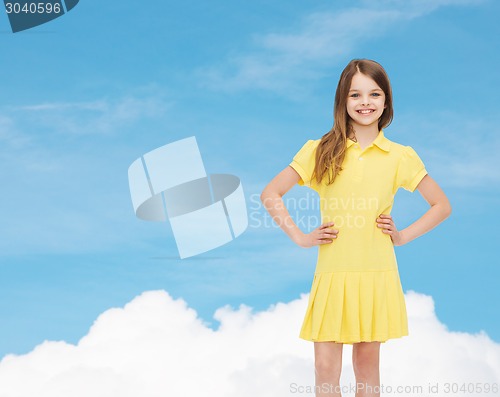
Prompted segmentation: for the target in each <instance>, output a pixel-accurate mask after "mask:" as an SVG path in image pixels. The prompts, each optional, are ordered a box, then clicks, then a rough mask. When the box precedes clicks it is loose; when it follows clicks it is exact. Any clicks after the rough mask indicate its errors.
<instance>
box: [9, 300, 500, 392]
mask: <svg viewBox="0 0 500 397" xmlns="http://www.w3.org/2000/svg"><path fill="white" fill-rule="evenodd" d="M307 298H308V296H307V295H302V296H301V298H300V299H297V300H294V301H292V302H289V303H278V304H276V305H273V306H271V307H270V308H269V309H268V310H266V311H262V312H257V313H254V312H252V310H251V308H249V307H247V306H241V307H240V308H239V309H237V310H233V309H231V308H230V307H228V306H226V307H223V308H220V309H218V310H217V311H216V313H215V316H214V317H215V318H216V319H217V320H218V321H220V327H219V328H218V329H217V330H215V331H214V330H212V329H210V328H208V327H207V326H206V324H205V323H204V322H203V321H201V320H200V319H199V318H198V317H197V314H196V312H195V311H194V310H193V309H191V308H189V307H188V306H187V305H186V303H185V302H184V301H183V300H181V299H177V300H174V299H172V298H171V297H170V295H168V293H166V292H165V291H150V292H145V293H143V294H142V295H140V296H139V297H136V298H135V299H134V300H132V301H131V302H130V303H129V304H127V305H126V306H125V307H124V308H115V309H110V310H108V311H106V312H104V313H103V314H102V315H100V316H99V318H98V319H97V320H96V322H95V323H94V325H93V326H92V327H91V329H90V331H89V333H88V335H86V336H85V337H84V338H82V339H81V340H80V341H79V342H78V344H77V345H71V344H68V343H65V342H48V341H46V342H44V343H43V344H41V345H39V346H37V347H36V348H35V349H34V350H33V351H32V352H30V353H28V354H26V355H21V356H15V355H8V356H5V357H4V358H3V360H2V361H1V362H0V396H2V397H33V396H37V397H49V396H50V397H59V396H61V397H63V396H64V397H67V396H68V395H71V396H72V397H80V396H86V397H87V396H93V397H100V396H103V397H104V396H106V397H114V396H116V397H128V396H134V397H137V396H139V395H140V396H144V397H153V396H154V397H156V396H183V397H189V396H199V395H204V396H217V397H219V396H235V395H238V396H243V397H244V396H252V397H254V396H256V395H258V396H262V397H266V396H273V397H274V396H286V395H312V394H310V393H292V390H291V389H292V388H293V387H294V386H293V385H295V386H296V387H299V386H302V387H311V386H313V383H312V382H313V381H314V369H313V368H314V367H313V361H312V360H313V344H312V343H311V342H307V341H303V340H301V339H299V338H298V332H299V327H300V324H301V321H302V316H303V314H304V312H305V308H306V304H307ZM406 300H407V306H408V312H409V322H410V333H411V335H410V336H409V337H405V338H401V339H395V340H390V341H388V342H387V343H385V344H383V345H382V355H381V357H382V358H381V374H382V383H383V385H384V387H386V388H387V387H393V388H395V387H397V386H400V385H410V386H411V385H413V386H415V385H421V386H422V387H427V386H428V384H429V383H431V384H433V385H434V384H436V382H439V387H440V390H441V392H440V393H434V394H422V395H432V396H445V395H450V394H446V393H445V392H444V387H445V385H444V382H457V383H458V384H462V383H465V384H467V383H469V382H472V383H474V384H476V383H477V382H483V383H484V382H489V383H492V382H495V381H496V382H498V380H499V379H500V344H498V343H495V342H494V341H492V340H491V339H490V338H489V337H488V336H487V335H486V334H485V333H483V332H481V333H479V334H477V335H472V334H467V333H459V332H451V331H449V330H448V329H447V328H446V326H445V325H444V324H442V323H440V322H439V320H438V319H437V318H436V315H435V312H434V304H433V300H432V298H431V297H429V296H425V295H421V294H417V293H415V292H408V293H407V295H406ZM350 349H351V346H349V345H346V346H345V347H344V367H343V376H342V384H343V385H345V386H347V385H348V384H349V383H351V384H354V381H353V376H352V367H351V365H350V362H349V361H350V354H349V351H350ZM471 394H474V395H476V396H481V395H485V396H486V395H492V394H491V393H489V394H488V393H484V394H483V393H480V392H476V393H471ZM346 395H348V393H346ZM387 395H389V394H387ZM398 395H404V393H398ZM408 395H412V396H415V395H417V393H415V392H413V393H409V394H408Z"/></svg>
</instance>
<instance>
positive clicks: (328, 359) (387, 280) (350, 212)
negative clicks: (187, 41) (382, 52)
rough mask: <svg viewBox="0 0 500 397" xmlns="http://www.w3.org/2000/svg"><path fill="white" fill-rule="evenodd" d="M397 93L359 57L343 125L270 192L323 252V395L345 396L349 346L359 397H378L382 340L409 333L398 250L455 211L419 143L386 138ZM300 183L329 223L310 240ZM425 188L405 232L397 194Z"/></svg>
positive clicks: (319, 293) (315, 143)
mask: <svg viewBox="0 0 500 397" xmlns="http://www.w3.org/2000/svg"><path fill="white" fill-rule="evenodd" d="M392 117H393V108H392V90H391V86H390V82H389V78H388V77H387V74H386V72H385V70H384V69H383V68H382V66H381V65H379V64H378V63H377V62H375V61H371V60H366V59H355V60H352V61H351V62H350V63H349V64H348V65H347V67H346V68H345V69H344V71H343V72H342V74H341V76H340V80H339V83H338V86H337V91H336V94H335V106H334V119H335V122H334V125H333V128H332V129H331V130H330V131H329V132H328V133H326V134H325V135H323V136H322V137H321V139H316V140H309V141H307V142H306V143H305V144H304V146H303V147H302V148H301V149H300V150H299V151H298V153H297V154H296V155H295V156H294V157H293V160H292V162H291V163H290V165H289V166H287V167H286V168H285V169H284V170H283V171H281V172H280V173H279V174H278V175H277V176H276V177H275V178H274V179H273V180H272V181H271V182H270V183H269V184H268V185H267V186H266V188H265V189H264V190H263V192H262V194H261V200H262V202H263V204H264V207H265V208H266V209H267V211H268V212H269V213H270V215H271V216H272V218H273V219H274V220H275V221H276V222H277V223H278V224H279V225H280V227H281V228H282V229H283V231H284V232H285V233H286V234H287V235H288V236H289V237H290V238H291V239H292V241H294V242H295V243H296V244H298V245H299V246H300V247H305V248H309V247H313V246H316V245H317V246H319V250H318V260H317V264H316V270H315V273H314V279H313V282H312V287H311V293H310V295H309V303H308V307H307V310H306V314H305V317H304V322H303V324H302V329H301V331H300V338H302V339H305V340H309V341H313V342H314V353H315V378H316V388H315V389H316V392H317V394H316V395H317V396H340V395H341V394H340V386H339V381H340V374H341V367H342V347H343V344H344V343H348V344H352V345H353V350H352V351H353V357H352V360H353V368H354V373H355V377H356V385H357V387H356V396H357V397H360V396H379V395H380V394H379V389H380V376H379V350H380V343H383V342H385V341H387V340H388V339H392V338H399V337H402V336H405V335H408V322H407V313H406V306H405V301H404V295H403V290H402V287H401V282H400V278H399V273H398V267H397V262H396V257H395V255H394V246H399V245H403V244H406V243H409V242H410V241H412V240H414V239H415V238H417V237H419V236H421V235H422V234H424V233H426V232H428V231H429V230H431V229H432V228H434V227H435V226H436V225H438V224H439V223H440V222H441V221H443V220H444V219H446V218H447V217H448V216H449V215H450V213H451V206H450V203H449V201H448V199H447V197H446V195H445V194H444V193H443V191H442V190H441V188H440V187H439V186H438V184H437V183H436V182H435V181H434V179H432V178H431V177H430V176H429V175H428V173H427V171H426V169H425V166H424V164H423V162H422V160H421V159H420V157H419V156H418V155H417V153H416V152H415V151H414V150H413V148H411V147H410V146H403V145H401V144H399V143H396V142H393V141H391V140H389V139H388V138H386V137H385V135H384V131H383V128H385V127H387V126H388V125H389V124H390V123H391V121H392ZM296 183H298V184H299V185H305V186H308V187H310V188H311V189H314V190H315V191H316V192H317V193H318V195H319V197H320V207H321V219H322V224H321V225H320V226H319V227H318V228H316V229H314V230H313V231H312V232H310V233H308V234H305V233H303V232H302V231H301V230H300V229H299V227H298V226H297V225H296V224H295V223H294V222H293V220H292V218H291V217H290V215H289V213H288V211H287V209H286V207H285V206H284V203H283V199H282V197H283V195H284V194H285V193H286V192H288V190H290V189H291V188H292V187H293V186H294V185H295V184H296ZM400 187H402V188H404V189H406V190H408V191H410V192H413V191H415V189H418V191H419V192H420V194H421V195H422V196H423V197H424V199H425V200H426V201H427V202H428V203H429V205H430V208H429V209H428V210H427V212H426V213H425V214H423V216H422V217H421V218H420V219H418V220H417V221H416V222H414V223H413V224H411V225H410V226H408V227H407V228H405V229H403V230H398V229H397V227H396V225H395V223H394V220H393V219H392V217H391V215H390V213H391V209H392V205H393V199H394V195H395V193H396V191H397V190H398V189H399V188H400Z"/></svg>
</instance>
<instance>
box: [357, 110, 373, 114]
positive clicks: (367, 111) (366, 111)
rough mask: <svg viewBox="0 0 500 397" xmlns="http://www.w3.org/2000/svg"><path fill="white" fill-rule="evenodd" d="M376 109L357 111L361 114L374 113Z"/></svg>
mask: <svg viewBox="0 0 500 397" xmlns="http://www.w3.org/2000/svg"><path fill="white" fill-rule="evenodd" d="M374 111H375V110H373V109H361V110H356V112H358V113H361V114H370V113H373V112H374Z"/></svg>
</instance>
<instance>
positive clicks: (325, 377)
mask: <svg viewBox="0 0 500 397" xmlns="http://www.w3.org/2000/svg"><path fill="white" fill-rule="evenodd" d="M343 346H344V345H343V344H342V343H336V342H314V359H315V364H314V366H315V374H316V397H318V396H321V397H341V396H342V394H341V393H340V373H341V371H342V347H343Z"/></svg>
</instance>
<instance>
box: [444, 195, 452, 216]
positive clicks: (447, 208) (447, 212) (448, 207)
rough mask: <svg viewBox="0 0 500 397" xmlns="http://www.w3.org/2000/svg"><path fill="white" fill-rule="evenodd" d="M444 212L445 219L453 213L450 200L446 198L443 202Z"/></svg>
mask: <svg viewBox="0 0 500 397" xmlns="http://www.w3.org/2000/svg"><path fill="white" fill-rule="evenodd" d="M443 212H444V219H446V218H448V217H449V216H450V215H451V204H450V202H449V201H448V200H446V202H445V203H443Z"/></svg>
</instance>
